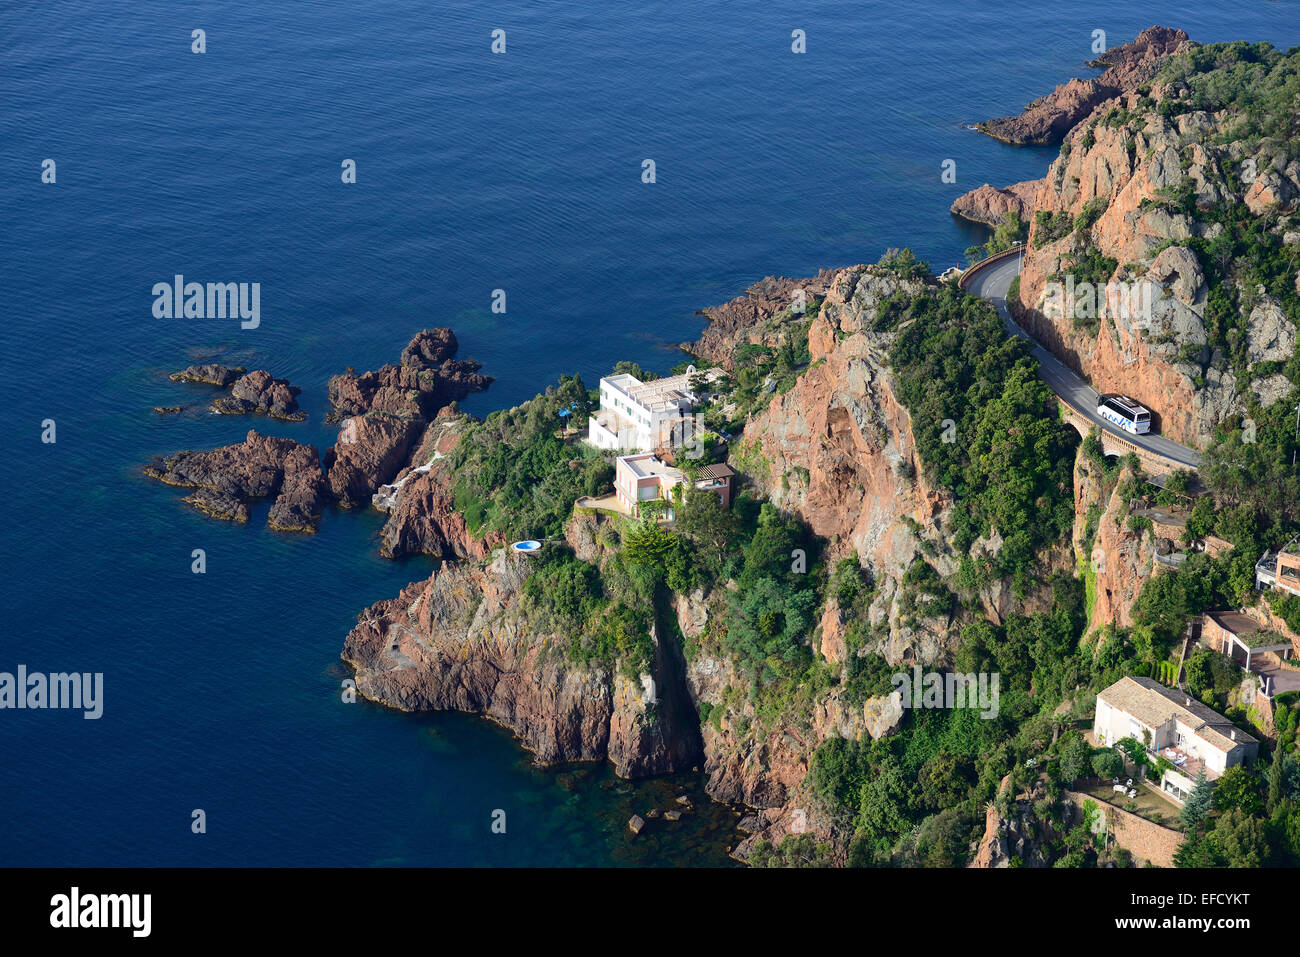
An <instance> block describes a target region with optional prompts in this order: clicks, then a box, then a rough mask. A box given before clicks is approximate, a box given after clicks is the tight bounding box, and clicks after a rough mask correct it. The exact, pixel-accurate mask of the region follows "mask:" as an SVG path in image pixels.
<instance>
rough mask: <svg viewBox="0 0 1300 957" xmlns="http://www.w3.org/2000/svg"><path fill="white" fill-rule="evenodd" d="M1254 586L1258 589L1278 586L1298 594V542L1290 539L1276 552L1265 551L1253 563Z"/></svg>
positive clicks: (1299, 571)
mask: <svg viewBox="0 0 1300 957" xmlns="http://www.w3.org/2000/svg"><path fill="white" fill-rule="evenodd" d="M1255 587H1256V588H1257V589H1259V590H1260V591H1264V590H1266V589H1269V588H1280V589H1282V590H1283V591H1285V592H1289V593H1290V594H1292V595H1300V543H1297V540H1296V539H1294V538H1293V539H1291V541H1289V542H1287V543H1286V544H1285V545H1283V546H1282V547H1281V548H1280V549H1278V550H1277V551H1276V552H1265V553H1264V556H1263V557H1262V558H1261V559H1260V560H1259V561H1258V562H1256V563H1255Z"/></svg>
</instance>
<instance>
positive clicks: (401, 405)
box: [325, 329, 492, 507]
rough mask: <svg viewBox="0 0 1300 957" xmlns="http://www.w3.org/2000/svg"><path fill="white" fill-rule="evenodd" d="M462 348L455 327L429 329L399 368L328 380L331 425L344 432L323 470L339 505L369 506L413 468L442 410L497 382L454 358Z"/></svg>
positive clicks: (414, 341)
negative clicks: (414, 454) (416, 447)
mask: <svg viewBox="0 0 1300 957" xmlns="http://www.w3.org/2000/svg"><path fill="white" fill-rule="evenodd" d="M458 348H459V343H457V341H456V336H455V334H453V333H452V331H451V330H450V329H425V330H424V331H422V332H419V333H417V334H416V335H415V337H414V338H412V339H411V341H410V342H409V343H407V345H406V348H405V349H403V350H402V356H401V362H400V364H398V365H393V364H391V363H390V364H388V365H385V366H382V367H381V368H380V369H378V370H377V371H373V372H366V373H364V374H363V375H360V376H358V375H356V374H355V373H353V372H346V373H344V374H342V375H336V376H334V377H333V378H331V379H330V381H329V397H330V404H331V406H332V407H333V411H332V412H331V413H330V414H329V416H327V417H326V421H330V422H339V423H340V425H341V428H340V429H339V438H338V441H337V442H336V443H335V444H334V448H333V449H331V450H330V451H329V452H328V453H326V457H325V467H326V469H327V471H328V473H329V487H330V491H331V493H332V494H333V495H334V497H335V498H337V499H338V501H339V504H340V505H343V506H345V507H350V506H353V505H368V504H370V501H371V498H372V497H373V496H374V494H375V492H376V491H378V490H379V488H380V487H381V486H383V485H386V484H388V483H390V482H392V481H393V480H394V478H395V477H396V476H397V473H398V472H399V471H401V469H402V468H403V467H404V466H405V465H406V464H407V463H408V462H409V458H410V452H411V449H412V444H413V443H414V442H415V441H416V440H417V439H418V438H419V437H420V436H422V435H423V433H424V430H425V425H426V424H427V423H428V422H430V421H432V420H433V419H434V418H435V417H436V416H437V414H438V412H439V410H441V409H442V408H444V407H445V406H446V405H448V404H449V403H451V402H454V401H457V400H459V399H463V398H464V397H465V396H466V395H469V394H470V393H471V392H477V391H480V390H482V389H486V388H487V387H488V385H489V384H491V382H492V379H491V377H489V376H484V375H479V373H478V370H479V368H480V365H479V364H478V363H477V362H473V361H471V360H461V359H455V358H452V357H453V356H454V355H455V353H456V350H457V349H458Z"/></svg>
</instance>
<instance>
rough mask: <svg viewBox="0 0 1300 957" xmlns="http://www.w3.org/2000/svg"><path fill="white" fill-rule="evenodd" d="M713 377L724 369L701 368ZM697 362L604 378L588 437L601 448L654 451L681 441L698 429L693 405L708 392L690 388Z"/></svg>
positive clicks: (704, 375) (710, 379)
mask: <svg viewBox="0 0 1300 957" xmlns="http://www.w3.org/2000/svg"><path fill="white" fill-rule="evenodd" d="M699 375H701V376H702V378H703V381H704V382H713V381H714V380H715V379H717V378H718V377H719V376H720V375H721V373H720V372H719V371H718V370H717V369H708V370H706V371H705V372H703V373H701V374H699ZM693 378H697V373H696V371H695V367H694V366H688V367H687V369H686V371H685V372H684V373H682V374H681V375H675V376H669V377H667V378H665V379H655V380H653V381H651V382H642V381H641V380H640V379H638V378H637V377H636V376H633V375H629V374H628V373H626V372H624V373H620V374H619V375H612V376H606V377H605V378H603V379H601V380H600V409H599V411H597V412H595V413H594V414H593V415H592V416H591V418H590V420H589V424H588V430H587V441H588V442H590V443H591V444H592V445H594V446H596V448H598V449H616V450H619V451H623V452H651V451H654V450H655V449H660V448H673V447H674V446H678V445H681V444H682V443H683V442H684V441H686V440H687V439H689V437H690V436H691V435H692V434H693V433H694V420H693V418H692V414H691V410H692V409H693V408H694V406H695V404H696V403H697V402H699V401H700V400H701V399H702V398H703V396H700V395H697V394H696V393H695V392H694V391H693V390H692V389H691V381H690V380H691V379H693Z"/></svg>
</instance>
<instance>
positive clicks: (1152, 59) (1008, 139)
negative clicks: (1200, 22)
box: [977, 26, 1192, 146]
mask: <svg viewBox="0 0 1300 957" xmlns="http://www.w3.org/2000/svg"><path fill="white" fill-rule="evenodd" d="M1191 42H1192V41H1190V40H1189V39H1188V37H1187V34H1186V33H1184V32H1183V31H1182V30H1171V29H1169V28H1168V27H1161V26H1154V27H1149V28H1148V29H1146V30H1143V31H1142V32H1141V33H1140V34H1138V36H1137V38H1136V39H1134V40H1133V41H1132V42H1131V43H1125V44H1123V45H1122V46H1118V47H1115V48H1114V49H1111V50H1108V51H1107V52H1106V53H1104V54H1102V56H1100V57H1098V58H1097V59H1095V60H1092V61H1091V62H1089V64H1088V65H1089V66H1092V67H1105V68H1106V70H1105V72H1103V73H1102V74H1101V75H1100V76H1098V77H1096V78H1094V79H1088V80H1081V79H1079V78H1077V77H1075V78H1073V79H1070V80H1068V81H1066V82H1065V83H1062V84H1061V85H1060V86H1058V87H1057V88H1056V89H1055V90H1053V91H1052V92H1051V93H1049V94H1047V95H1046V96H1042V97H1039V98H1038V99H1036V100H1034V101H1033V102H1031V103H1030V104H1029V105H1028V106H1026V107H1025V110H1024V112H1023V113H1021V114H1020V115H1018V116H1004V117H1000V118H998V119H994V120H985V121H984V122H981V123H979V124H977V129H979V130H980V131H981V132H983V133H987V134H989V135H990V136H992V137H994V138H995V139H999V140H1002V141H1003V142H1004V143H1012V144H1015V145H1019V146H1024V145H1054V144H1056V143H1059V142H1061V140H1063V139H1064V138H1065V136H1066V134H1068V133H1069V132H1070V131H1071V130H1072V129H1074V127H1075V126H1077V125H1078V124H1079V122H1080V121H1082V120H1084V119H1085V118H1086V117H1087V116H1088V115H1089V114H1091V113H1092V111H1093V110H1095V109H1096V108H1097V107H1098V106H1100V105H1101V104H1102V103H1104V102H1106V101H1107V100H1110V99H1114V98H1115V97H1117V96H1119V95H1120V94H1121V93H1127V92H1129V91H1131V90H1134V89H1136V88H1137V87H1138V86H1140V85H1141V84H1143V83H1145V82H1147V81H1149V80H1150V79H1151V78H1152V77H1153V76H1155V74H1156V71H1157V70H1158V69H1159V68H1160V61H1161V59H1162V58H1163V57H1166V56H1168V55H1169V54H1171V53H1178V52H1181V51H1182V50H1184V49H1186V48H1187V46H1188V45H1189V44H1191Z"/></svg>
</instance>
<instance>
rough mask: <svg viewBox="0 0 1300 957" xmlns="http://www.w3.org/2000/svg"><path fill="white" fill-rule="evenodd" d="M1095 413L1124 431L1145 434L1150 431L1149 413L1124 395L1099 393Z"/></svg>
mask: <svg viewBox="0 0 1300 957" xmlns="http://www.w3.org/2000/svg"><path fill="white" fill-rule="evenodd" d="M1097 414H1098V415H1099V416H1101V417H1102V418H1103V419H1105V420H1106V421H1107V422H1111V423H1114V424H1115V425H1118V426H1119V427H1120V428H1121V429H1123V430H1124V431H1125V432H1132V433H1133V434H1135V435H1145V434H1146V433H1148V432H1150V431H1151V413H1150V412H1149V411H1147V410H1146V409H1145V408H1143V407H1142V406H1141V405H1140V404H1138V403H1137V402H1136V401H1135V400H1133V399H1130V398H1129V397H1128V396H1126V395H1100V396H1098V397H1097Z"/></svg>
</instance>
